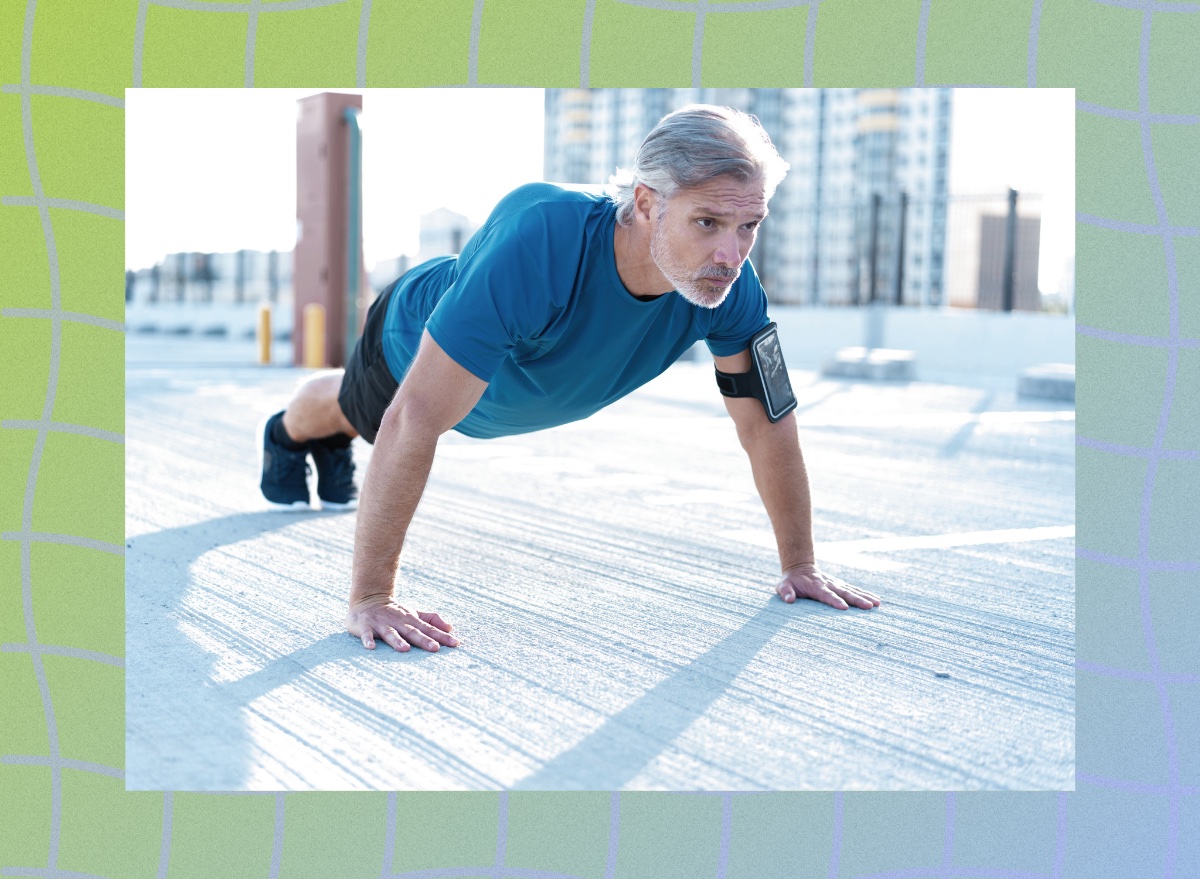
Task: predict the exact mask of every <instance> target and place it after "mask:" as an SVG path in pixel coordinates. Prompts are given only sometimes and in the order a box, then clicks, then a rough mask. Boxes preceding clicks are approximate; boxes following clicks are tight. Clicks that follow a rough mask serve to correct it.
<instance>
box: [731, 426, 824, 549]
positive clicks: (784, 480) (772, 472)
mask: <svg viewBox="0 0 1200 879" xmlns="http://www.w3.org/2000/svg"><path fill="white" fill-rule="evenodd" d="M743 445H744V446H745V449H746V453H747V455H748V456H749V458H750V467H751V469H752V470H753V472H754V484H755V485H756V486H757V488H758V494H759V496H760V497H761V498H762V502H763V506H764V507H765V508H766V511H767V515H768V516H769V517H770V519H771V527H772V528H773V529H774V531H775V542H776V543H777V544H778V546H779V564H780V569H781V570H784V571H787V570H789V569H791V568H794V567H795V566H797V565H802V564H813V563H814V562H815V561H816V557H815V553H814V550H813V537H812V498H811V495H810V494H809V489H808V471H807V470H806V469H805V467H804V456H803V454H802V453H801V451H800V440H799V437H798V436H797V434H796V422H795V419H794V418H793V417H791V416H788V417H787V418H785V419H784V420H783V421H780V422H779V423H778V424H771V425H769V426H765V427H764V428H763V429H762V430H760V431H758V432H757V433H756V435H755V436H754V437H752V438H748V439H747V440H746V441H745V442H744V443H743Z"/></svg>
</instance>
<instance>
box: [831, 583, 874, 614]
mask: <svg viewBox="0 0 1200 879" xmlns="http://www.w3.org/2000/svg"><path fill="white" fill-rule="evenodd" d="M837 593H838V595H840V596H842V598H844V599H845V600H846V601H848V602H850V603H851V604H853V605H854V606H855V607H861V608H863V609H867V610H869V609H870V608H873V607H877V606H878V605H879V599H878V598H876V597H875V596H874V595H872V594H871V593H870V592H867V591H866V590H863V589H859V588H858V587H857V586H850V585H846V587H845V588H844V589H839V590H837Z"/></svg>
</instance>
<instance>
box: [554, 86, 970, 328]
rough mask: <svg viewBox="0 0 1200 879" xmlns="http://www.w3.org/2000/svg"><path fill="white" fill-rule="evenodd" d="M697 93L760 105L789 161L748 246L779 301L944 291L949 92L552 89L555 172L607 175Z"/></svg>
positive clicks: (913, 296) (927, 298)
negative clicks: (755, 240)
mask: <svg viewBox="0 0 1200 879" xmlns="http://www.w3.org/2000/svg"><path fill="white" fill-rule="evenodd" d="M689 103H709V104H722V105H726V106H731V107H736V108H738V109H740V110H743V111H745V112H747V113H752V114H754V115H755V116H757V117H758V119H759V121H760V122H761V123H762V125H763V127H764V128H765V129H766V131H767V133H768V134H769V135H770V136H771V140H772V141H773V142H774V143H775V146H776V148H777V149H778V150H779V152H780V154H781V155H782V156H783V157H784V159H785V160H787V162H788V163H789V164H790V165H791V171H790V172H789V173H788V176H787V178H786V179H785V180H784V182H783V184H782V185H781V186H780V188H779V190H778V191H777V192H776V193H775V196H774V197H773V198H772V199H771V205H770V207H771V215H770V217H769V218H768V219H767V221H766V223H764V224H763V227H762V232H761V233H760V234H759V237H758V243H757V244H756V245H755V249H754V253H753V255H752V257H751V258H752V261H753V262H754V265H755V268H756V269H757V271H758V273H759V275H760V276H761V277H762V279H763V283H764V286H766V288H767V293H768V296H769V297H770V298H771V300H772V301H774V302H783V303H802V304H844V303H856V302H865V301H867V300H869V299H870V298H871V296H872V289H873V290H874V296H875V297H876V298H886V299H889V300H891V301H900V302H904V303H908V304H932V305H940V304H941V303H942V302H943V290H944V285H943V269H944V265H943V263H944V250H945V229H946V202H947V181H948V176H949V160H950V159H949V154H950V91H949V90H948V89H547V90H546V149H545V169H546V170H545V173H546V179H547V180H550V181H553V182H558V183H591V184H595V183H603V182H604V181H606V180H607V179H608V177H609V175H611V174H612V173H613V171H614V170H615V169H616V168H617V167H629V166H630V165H631V164H632V162H633V158H634V154H635V153H636V151H637V148H638V145H639V144H640V143H641V140H642V138H643V137H645V135H646V133H647V132H649V131H650V129H651V128H653V127H654V125H655V124H656V123H657V122H658V120H659V119H661V118H662V117H663V116H664V115H666V114H667V113H669V112H671V111H672V110H675V109H678V108H679V107H682V106H684V105H686V104H689ZM872 243H873V244H874V246H873V247H872V246H871V245H872ZM872 253H873V254H874V259H871V257H870V255H871V254H872ZM872 280H873V282H874V283H873V285H872Z"/></svg>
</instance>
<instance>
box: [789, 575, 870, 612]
mask: <svg viewBox="0 0 1200 879" xmlns="http://www.w3.org/2000/svg"><path fill="white" fill-rule="evenodd" d="M775 591H776V592H777V593H778V594H779V597H780V598H782V599H783V600H784V601H786V602H787V603H788V604H791V603H792V602H793V601H795V600H796V599H797V598H811V599H812V600H813V601H820V602H822V603H823V604H828V605H829V606H830V607H836V608H837V609H838V610H845V609H846V608H848V607H850V606H854V607H861V608H863V609H864V610H870V609H871V608H873V607H878V606H879V596H878V595H874V594H872V593H870V592H867V591H866V590H865V589H859V588H858V587H857V586H851V585H850V584H849V583H847V582H846V581H845V580H839V579H838V578H837V577H833V576H830V575H829V574H826V573H824V572H823V571H820V570H818V569H817V566H816V565H797V566H796V567H794V568H790V569H788V570H786V571H784V572H783V579H782V580H780V581H779V582H778V583H776V584H775Z"/></svg>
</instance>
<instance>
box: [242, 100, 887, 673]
mask: <svg viewBox="0 0 1200 879" xmlns="http://www.w3.org/2000/svg"><path fill="white" fill-rule="evenodd" d="M787 169H788V166H787V163H786V162H784V161H783V159H781V158H780V157H779V154H778V153H777V152H776V151H775V148H774V146H772V144H771V142H770V139H769V138H768V137H767V134H766V132H765V131H763V129H762V128H761V126H760V125H759V124H758V121H757V120H756V119H753V118H752V117H749V116H747V115H745V114H743V113H740V112H738V111H736V110H730V109H728V108H721V107H710V106H692V107H686V108H684V109H682V110H679V111H677V112H675V113H672V114H670V115H668V116H666V117H665V118H663V120H662V121H661V122H659V124H658V125H657V126H656V127H655V129H654V130H653V131H652V132H650V134H649V135H647V137H646V139H645V141H643V143H642V146H641V147H640V149H639V150H638V154H637V158H636V160H635V163H634V167H633V170H632V172H631V173H629V174H626V175H621V174H618V175H615V176H614V178H613V193H612V198H611V200H610V199H605V198H600V197H597V196H592V195H587V194H583V193H578V192H568V191H565V190H562V189H560V188H558V187H555V186H551V185H549V184H531V185H529V186H523V187H520V188H519V189H517V190H515V191H514V192H513V193H511V194H510V195H508V196H506V197H505V198H504V199H502V200H501V202H500V203H499V204H498V205H497V206H496V208H495V210H494V211H493V212H492V215H491V216H490V217H489V219H488V221H487V223H485V224H484V226H483V228H481V229H480V230H479V231H478V232H477V233H476V234H475V235H474V236H472V238H471V240H470V241H469V242H467V245H466V247H465V248H464V249H463V252H462V253H461V254H460V255H459V256H458V257H457V258H455V257H444V258H439V259H435V260H431V261H429V262H426V263H423V264H421V265H419V266H417V267H415V268H414V269H412V270H411V271H409V272H408V273H407V274H405V275H404V276H403V277H402V278H400V279H399V280H397V281H396V282H395V283H393V284H392V285H391V286H389V287H388V288H387V289H386V290H385V291H384V292H383V293H382V294H381V296H380V297H379V299H378V300H377V301H376V302H375V304H374V305H373V306H372V307H371V310H370V311H369V312H368V316H367V322H366V327H365V330H364V333H363V338H362V340H361V341H360V342H359V344H358V346H357V347H356V348H355V351H354V353H353V355H352V357H351V360H350V363H349V365H348V366H347V368H346V371H345V373H344V375H343V374H342V373H340V372H334V373H326V374H323V375H320V376H317V377H314V378H313V379H312V380H310V381H309V382H307V383H306V384H304V385H303V386H302V387H301V388H300V390H299V391H298V392H297V394H296V396H295V398H294V399H293V400H292V401H291V403H289V404H288V407H287V409H286V410H284V411H283V412H281V413H277V414H276V415H274V416H272V417H271V418H270V419H268V421H267V422H266V425H265V428H264V430H263V450H264V451H263V477H262V483H261V485H262V490H263V494H264V495H265V496H266V497H267V499H268V501H270V502H272V503H273V504H274V505H276V506H282V507H290V508H306V507H307V505H308V485H307V482H306V480H305V475H306V467H307V465H306V462H305V453H306V452H309V453H311V454H312V456H313V461H314V463H315V464H316V468H317V494H318V496H319V497H320V499H321V502H322V505H323V506H332V507H334V508H347V507H350V506H352V505H353V504H354V502H355V488H354V481H353V471H354V466H353V462H352V460H351V456H350V439H351V438H352V437H354V436H362V437H363V438H364V439H365V440H367V442H373V443H374V444H375V453H374V455H373V457H372V459H371V465H370V468H369V469H368V471H367V475H366V479H365V480H364V482H363V490H362V498H361V503H360V504H359V512H358V522H357V527H356V531H355V535H354V561H353V571H352V582H351V588H350V608H349V613H348V614H347V617H346V628H347V630H348V631H349V632H350V633H351V634H352V635H355V636H357V637H358V638H359V639H360V640H361V641H362V644H363V646H364V647H366V648H368V649H373V648H374V646H375V639H376V638H379V639H382V640H383V641H384V642H385V643H387V644H389V645H390V646H391V647H393V648H394V649H396V650H400V651H406V650H408V649H410V645H411V646H416V647H420V648H423V649H425V650H430V651H435V650H437V649H438V647H439V645H446V646H451V647H453V646H457V644H458V639H457V638H455V636H453V635H452V634H450V632H451V629H452V627H451V626H450V625H449V624H448V623H447V622H446V621H445V620H443V619H442V618H441V617H440V616H439V615H438V614H436V613H427V612H423V611H412V610H409V609H408V608H406V607H404V606H403V605H401V604H399V603H398V602H397V601H396V599H395V597H394V596H393V588H394V585H395V579H396V573H397V570H398V567H399V561H400V551H401V548H402V546H403V543H404V535H405V532H406V531H407V529H408V525H409V522H410V521H411V519H412V516H413V513H414V511H415V510H416V507H417V503H418V501H419V500H420V498H421V493H422V491H423V490H424V487H425V483H426V480H427V479H428V476H429V471H430V468H431V466H432V463H433V456H434V451H435V448H436V446H437V441H438V437H439V436H440V435H441V434H443V433H445V432H446V431H447V430H450V429H452V428H453V429H455V430H458V431H459V432H461V433H464V434H466V435H467V436H472V437H482V438H488V437H497V436H508V435H511V434H516V433H522V432H527V431H532V430H541V429H543V428H547V427H553V426H555V425H558V424H564V423H566V422H569V421H575V420H578V419H581V418H586V417H587V416H588V415H591V414H592V413H594V412H596V411H597V410H599V409H601V408H603V407H604V406H607V405H608V404H609V403H612V402H613V401H615V400H617V399H619V398H620V397H623V396H625V395H626V394H628V393H629V392H631V391H633V390H634V389H636V388H638V387H640V386H641V385H643V384H645V383H646V382H648V381H650V380H651V379H652V378H654V377H655V376H657V375H659V374H660V373H661V372H662V371H663V370H665V369H666V368H667V367H668V366H670V365H671V364H672V363H674V362H675V361H676V360H677V359H678V358H679V357H680V355H682V354H683V353H684V352H685V351H687V350H688V349H689V348H690V347H691V346H692V344H693V343H694V342H696V341H697V340H698V339H705V341H706V343H707V344H708V347H709V350H710V351H711V352H712V354H713V357H714V360H715V362H716V367H717V376H718V384H719V386H720V388H721V392H722V393H723V394H725V405H726V408H727V409H728V411H729V414H730V416H731V417H732V418H733V420H734V423H735V424H736V426H737V433H738V438H739V441H740V442H741V445H742V447H743V448H744V449H745V451H746V453H747V455H748V456H749V458H750V463H751V467H752V469H753V472H754V480H755V484H756V486H757V488H758V491H759V494H760V496H761V497H762V500H763V504H764V506H765V507H766V510H767V513H768V515H769V516H770V519H771V524H772V527H773V529H774V531H775V535H776V540H777V543H778V546H779V556H780V563H781V568H782V571H783V575H782V578H781V579H780V580H779V582H778V583H777V584H776V587H775V589H776V592H777V593H778V594H779V596H780V597H781V598H782V599H783V600H784V601H786V602H789V603H790V602H792V601H794V600H795V599H796V598H798V597H799V598H811V599H814V600H817V601H822V602H824V603H826V604H829V605H831V606H833V607H836V608H840V609H845V608H847V607H849V606H851V605H853V606H855V607H860V608H871V607H875V606H878V605H879V598H878V597H877V596H875V595H872V594H871V593H869V592H866V591H864V590H862V589H859V588H857V587H854V586H851V585H849V584H847V583H845V582H843V581H841V580H839V579H837V578H836V577H831V576H829V575H827V574H824V573H823V572H821V571H820V570H818V569H817V567H816V564H815V562H816V559H815V555H814V551H813V540H812V513H811V502H810V499H809V490H808V477H807V474H806V472H805V469H804V461H803V458H802V455H801V452H800V444H799V440H798V438H797V433H796V423H795V418H794V416H792V415H791V414H786V413H787V411H788V408H789V407H788V406H787V405H785V404H786V403H787V402H788V401H790V404H791V408H794V405H795V401H794V397H792V395H791V388H790V386H789V385H788V384H787V373H786V370H785V369H783V368H782V367H783V362H782V356H781V355H780V353H779V350H778V342H777V340H776V339H775V337H774V336H773V335H772V333H773V325H772V324H769V322H768V320H767V314H766V296H765V294H764V293H763V289H762V286H761V284H759V281H758V278H757V276H756V275H755V273H754V270H753V268H752V267H749V266H748V264H747V263H746V258H747V256H748V255H749V253H750V249H751V248H752V247H753V246H754V241H755V236H756V235H757V233H758V227H759V224H761V223H762V221H763V219H764V218H765V217H766V215H767V201H768V199H769V198H770V196H771V195H772V194H773V193H774V191H775V188H776V186H777V185H778V184H779V182H780V181H781V180H782V179H783V176H784V174H785V173H786V172H787ZM743 265H747V271H745V272H743V271H742V268H743ZM676 293H677V294H678V295H675V294H676ZM752 342H753V344H752ZM752 367H753V370H752ZM755 376H757V377H758V378H757V383H756V381H755Z"/></svg>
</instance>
